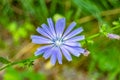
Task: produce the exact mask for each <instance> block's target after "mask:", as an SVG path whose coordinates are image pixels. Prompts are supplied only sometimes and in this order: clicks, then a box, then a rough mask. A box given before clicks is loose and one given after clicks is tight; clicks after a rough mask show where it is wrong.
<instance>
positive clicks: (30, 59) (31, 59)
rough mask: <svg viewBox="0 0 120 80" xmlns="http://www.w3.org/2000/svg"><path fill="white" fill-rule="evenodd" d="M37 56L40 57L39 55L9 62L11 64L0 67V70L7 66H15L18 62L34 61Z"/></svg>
mask: <svg viewBox="0 0 120 80" xmlns="http://www.w3.org/2000/svg"><path fill="white" fill-rule="evenodd" d="M37 58H39V57H33V58H29V59H24V60H21V61H17V62H12V63H9V64H7V65H5V66H4V67H2V68H0V71H1V70H4V69H5V68H7V67H10V66H14V65H16V64H20V63H25V62H30V61H33V60H35V59H37Z"/></svg>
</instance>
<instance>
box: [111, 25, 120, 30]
mask: <svg viewBox="0 0 120 80" xmlns="http://www.w3.org/2000/svg"><path fill="white" fill-rule="evenodd" d="M117 28H120V26H119V25H118V26H115V27H113V28H111V30H115V29H117Z"/></svg>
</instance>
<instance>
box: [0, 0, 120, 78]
mask: <svg viewBox="0 0 120 80" xmlns="http://www.w3.org/2000/svg"><path fill="white" fill-rule="evenodd" d="M49 17H51V18H52V19H53V20H54V21H56V20H57V19H58V18H60V17H65V18H66V21H67V26H68V24H70V23H71V22H72V21H75V22H77V26H76V28H77V27H80V26H82V27H83V28H84V32H83V33H82V34H84V35H86V38H87V37H89V36H91V35H93V34H96V33H98V32H99V31H100V29H99V27H100V26H102V24H105V26H107V27H108V29H109V28H111V27H114V26H115V25H116V24H117V26H120V0H0V67H3V66H5V65H7V64H9V63H10V62H15V61H20V60H24V59H28V58H32V57H34V52H35V50H36V49H37V47H39V46H41V45H35V44H32V43H31V39H30V36H31V35H32V34H38V33H37V32H36V28H37V27H38V26H40V25H41V24H42V23H47V22H46V20H47V18H49ZM112 33H115V34H118V35H120V28H118V29H115V30H114V31H112ZM83 47H84V48H86V49H88V50H89V51H90V54H89V55H88V56H83V55H81V56H80V57H78V58H76V57H73V60H72V61H71V62H68V61H67V60H65V59H64V60H63V64H62V65H59V64H56V65H55V66H52V65H51V64H50V62H49V60H45V59H44V58H42V57H40V58H39V59H36V60H35V61H30V62H23V63H20V64H16V65H14V66H11V67H7V68H6V69H4V70H2V71H0V80H120V40H111V39H109V38H108V37H106V36H104V35H100V36H98V37H95V38H94V39H91V40H89V42H87V43H85V44H84V45H83Z"/></svg>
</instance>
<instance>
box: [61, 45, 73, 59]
mask: <svg viewBox="0 0 120 80" xmlns="http://www.w3.org/2000/svg"><path fill="white" fill-rule="evenodd" d="M60 48H61V50H62V53H63V55H64V56H65V58H66V59H67V60H68V61H72V57H71V55H70V53H69V52H68V51H67V50H66V49H64V47H60Z"/></svg>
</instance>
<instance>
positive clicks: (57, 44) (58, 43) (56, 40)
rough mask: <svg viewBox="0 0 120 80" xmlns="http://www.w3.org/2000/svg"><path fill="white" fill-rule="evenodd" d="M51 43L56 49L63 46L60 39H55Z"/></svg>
mask: <svg viewBox="0 0 120 80" xmlns="http://www.w3.org/2000/svg"><path fill="white" fill-rule="evenodd" d="M53 42H54V44H55V46H57V47H59V46H60V45H62V44H63V40H61V39H55V40H53Z"/></svg>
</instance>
